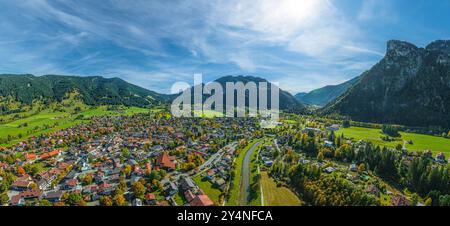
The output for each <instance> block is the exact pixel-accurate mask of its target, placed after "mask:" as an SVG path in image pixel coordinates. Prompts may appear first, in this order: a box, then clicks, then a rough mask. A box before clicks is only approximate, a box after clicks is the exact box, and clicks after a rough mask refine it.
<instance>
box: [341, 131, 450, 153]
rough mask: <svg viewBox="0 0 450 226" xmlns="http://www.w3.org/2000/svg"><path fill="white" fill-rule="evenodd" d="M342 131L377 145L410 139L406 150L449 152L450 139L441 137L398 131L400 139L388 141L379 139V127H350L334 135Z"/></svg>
mask: <svg viewBox="0 0 450 226" xmlns="http://www.w3.org/2000/svg"><path fill="white" fill-rule="evenodd" d="M342 133H344V136H345V137H348V138H353V139H355V140H366V141H370V142H372V143H374V144H377V145H384V146H388V147H395V146H397V145H398V144H401V145H403V140H406V141H408V140H412V141H413V144H406V148H407V149H408V150H412V151H419V150H430V151H432V152H433V154H436V153H439V152H444V153H446V156H448V155H449V154H450V139H446V138H443V137H436V136H430V135H423V134H416V133H405V132H400V135H401V138H400V139H401V140H399V141H391V142H388V141H384V140H382V139H381V137H382V136H383V134H382V133H381V130H380V129H370V128H362V127H350V128H343V129H340V130H338V131H336V135H338V136H340V135H341V134H342Z"/></svg>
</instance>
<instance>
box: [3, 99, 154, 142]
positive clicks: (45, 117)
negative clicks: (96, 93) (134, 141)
mask: <svg viewBox="0 0 450 226" xmlns="http://www.w3.org/2000/svg"><path fill="white" fill-rule="evenodd" d="M65 110H66V111H64V112H60V111H57V112H55V111H52V110H50V109H46V110H43V111H41V112H39V113H37V114H33V115H31V116H28V117H25V118H22V119H18V120H15V121H11V122H8V123H4V124H0V138H1V140H2V142H0V146H10V145H12V144H15V143H17V142H19V141H21V140H24V139H26V138H28V137H31V136H38V135H40V134H43V133H48V132H52V131H57V130H61V129H65V128H68V127H71V126H74V125H76V124H79V123H82V122H86V119H87V118H90V117H92V116H102V115H133V114H137V113H145V112H149V109H145V108H138V107H122V108H121V109H119V110H108V107H107V106H99V107H91V108H85V109H84V110H82V111H80V112H77V113H74V112H73V111H72V110H68V109H65ZM79 115H82V116H83V119H81V118H78V116H79ZM8 136H9V137H10V139H9V141H5V139H7V138H8Z"/></svg>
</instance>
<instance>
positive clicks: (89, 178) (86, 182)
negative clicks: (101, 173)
mask: <svg viewBox="0 0 450 226" xmlns="http://www.w3.org/2000/svg"><path fill="white" fill-rule="evenodd" d="M92 181H93V177H92V174H90V173H89V174H87V175H86V176H85V177H84V178H83V181H82V182H83V184H84V185H89V184H92Z"/></svg>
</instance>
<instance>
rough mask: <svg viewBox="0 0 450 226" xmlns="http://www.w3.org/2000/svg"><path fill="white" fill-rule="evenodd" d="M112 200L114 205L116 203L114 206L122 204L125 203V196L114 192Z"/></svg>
mask: <svg viewBox="0 0 450 226" xmlns="http://www.w3.org/2000/svg"><path fill="white" fill-rule="evenodd" d="M113 201H114V205H116V206H123V205H125V204H126V200H125V197H124V196H123V194H121V193H117V194H115V195H114V198H113Z"/></svg>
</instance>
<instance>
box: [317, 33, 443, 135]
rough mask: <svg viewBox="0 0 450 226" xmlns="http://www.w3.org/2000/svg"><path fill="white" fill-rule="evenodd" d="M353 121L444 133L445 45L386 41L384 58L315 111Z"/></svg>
mask: <svg viewBox="0 0 450 226" xmlns="http://www.w3.org/2000/svg"><path fill="white" fill-rule="evenodd" d="M320 113H322V114H328V115H329V114H334V113H338V114H340V115H345V116H349V117H350V118H351V119H353V120H357V121H368V122H378V123H395V124H403V125H409V126H441V127H444V128H450V117H449V116H450V41H443V40H439V41H435V42H432V43H431V44H429V45H428V46H426V48H418V47H416V46H415V45H413V44H410V43H407V42H403V41H397V40H391V41H389V42H388V44H387V52H386V55H385V57H384V58H383V59H382V60H381V61H380V62H379V63H377V64H376V65H375V66H373V67H372V68H371V69H370V70H369V71H367V72H365V73H364V74H363V75H361V78H360V80H359V81H358V82H356V83H355V84H354V85H353V86H352V87H351V88H350V89H349V90H347V91H346V92H345V93H344V94H343V95H341V96H340V97H338V98H337V99H335V100H334V101H332V102H331V103H330V104H328V105H327V106H326V107H325V108H323V109H322V110H320Z"/></svg>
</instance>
